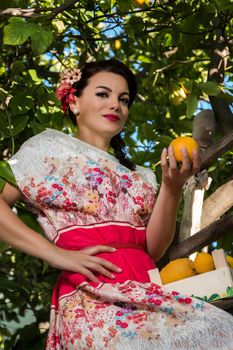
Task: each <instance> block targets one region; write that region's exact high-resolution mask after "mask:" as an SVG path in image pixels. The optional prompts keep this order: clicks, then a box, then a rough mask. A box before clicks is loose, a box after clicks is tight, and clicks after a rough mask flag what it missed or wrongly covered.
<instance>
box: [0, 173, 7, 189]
mask: <svg viewBox="0 0 233 350" xmlns="http://www.w3.org/2000/svg"><path fill="white" fill-rule="evenodd" d="M5 183H6V181H5V180H4V179H3V178H1V177H0V192H2V190H3V188H4V186H5Z"/></svg>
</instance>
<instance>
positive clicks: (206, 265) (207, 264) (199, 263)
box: [194, 252, 215, 273]
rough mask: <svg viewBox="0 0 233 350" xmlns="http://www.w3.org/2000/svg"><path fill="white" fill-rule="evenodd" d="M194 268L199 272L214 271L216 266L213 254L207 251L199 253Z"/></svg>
mask: <svg viewBox="0 0 233 350" xmlns="http://www.w3.org/2000/svg"><path fill="white" fill-rule="evenodd" d="M194 268H195V270H196V271H197V272H198V273H204V272H208V271H213V270H214V269H215V267H214V260H213V258H212V255H211V254H209V253H205V252H201V253H197V256H196V258H195V260H194Z"/></svg>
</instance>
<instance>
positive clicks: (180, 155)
mask: <svg viewBox="0 0 233 350" xmlns="http://www.w3.org/2000/svg"><path fill="white" fill-rule="evenodd" d="M178 163H181V166H178ZM161 168H162V179H163V182H164V184H165V185H166V186H167V187H169V188H171V189H173V190H179V191H180V189H181V188H182V186H183V185H184V183H185V182H186V181H187V180H188V178H189V177H190V176H192V175H194V174H195V173H197V172H198V171H199V169H200V155H199V151H198V145H197V143H196V141H195V140H194V139H193V138H191V137H177V138H176V139H175V140H173V141H172V142H171V144H170V145H169V147H168V149H166V148H165V149H164V150H163V152H162V155H161Z"/></svg>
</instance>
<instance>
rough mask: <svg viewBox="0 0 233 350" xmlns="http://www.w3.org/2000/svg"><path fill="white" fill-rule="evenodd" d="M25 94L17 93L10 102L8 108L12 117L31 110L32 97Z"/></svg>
mask: <svg viewBox="0 0 233 350" xmlns="http://www.w3.org/2000/svg"><path fill="white" fill-rule="evenodd" d="M26 94H27V92H23V93H21V92H19V93H17V94H15V95H14V96H13V97H12V99H11V100H10V108H11V110H12V112H13V114H14V115H17V114H24V113H26V112H28V111H29V110H31V109H32V107H33V98H32V96H29V95H26Z"/></svg>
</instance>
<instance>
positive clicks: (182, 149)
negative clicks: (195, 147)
mask: <svg viewBox="0 0 233 350" xmlns="http://www.w3.org/2000/svg"><path fill="white" fill-rule="evenodd" d="M181 152H182V153H183V154H185V155H186V154H187V153H188V152H187V149H186V148H185V147H181Z"/></svg>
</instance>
